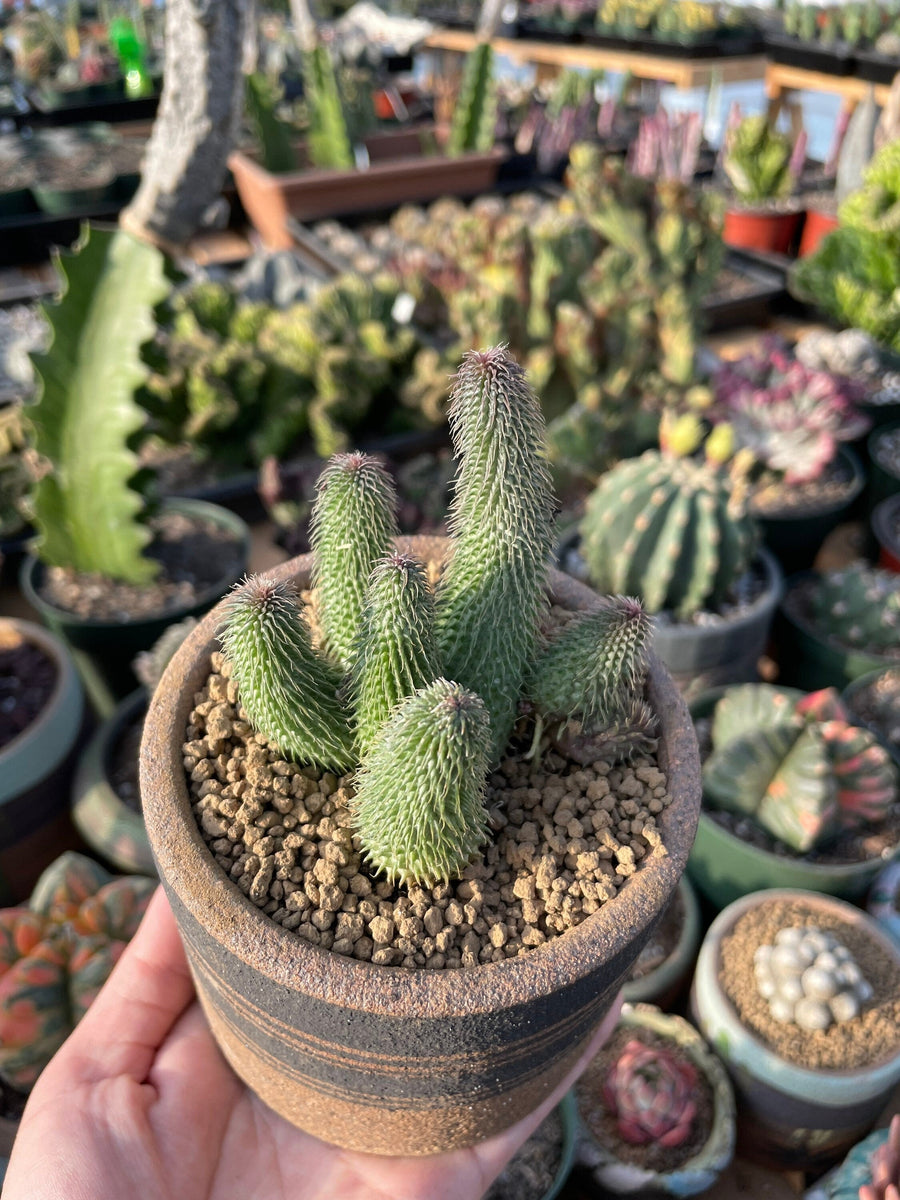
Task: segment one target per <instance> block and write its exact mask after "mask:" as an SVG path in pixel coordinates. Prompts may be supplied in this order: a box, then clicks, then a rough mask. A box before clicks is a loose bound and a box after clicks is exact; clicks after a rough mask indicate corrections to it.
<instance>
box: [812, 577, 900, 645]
mask: <svg viewBox="0 0 900 1200" xmlns="http://www.w3.org/2000/svg"><path fill="white" fill-rule="evenodd" d="M810 617H811V618H812V621H813V623H814V624H815V626H816V628H817V629H820V630H821V631H822V632H823V633H825V634H827V635H828V636H829V637H832V638H834V639H835V641H837V642H840V643H841V645H843V646H850V647H853V648H859V649H862V650H869V651H871V652H872V653H873V654H886V655H893V656H897V655H898V653H900V652H898V647H900V576H898V575H896V574H894V573H892V572H890V571H880V570H876V569H875V568H872V567H865V566H862V565H860V564H856V565H854V566H852V567H848V568H847V569H846V570H842V571H829V572H828V573H827V574H824V575H821V576H820V577H819V579H818V580H817V582H816V586H815V588H814V590H813V592H812V595H811V599H810Z"/></svg>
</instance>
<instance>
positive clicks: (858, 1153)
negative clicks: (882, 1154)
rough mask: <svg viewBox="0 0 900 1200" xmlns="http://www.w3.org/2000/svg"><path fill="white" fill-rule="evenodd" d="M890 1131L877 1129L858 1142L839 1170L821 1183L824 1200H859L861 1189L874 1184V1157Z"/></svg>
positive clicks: (829, 1174)
mask: <svg viewBox="0 0 900 1200" xmlns="http://www.w3.org/2000/svg"><path fill="white" fill-rule="evenodd" d="M888 1133H889V1130H888V1129H876V1130H875V1132H874V1133H870V1134H869V1136H868V1137H867V1138H863V1140H862V1141H861V1142H857V1143H856V1145H855V1146H854V1147H853V1149H852V1150H851V1151H850V1152H849V1153H848V1155H847V1157H846V1158H845V1159H844V1161H843V1162H842V1163H841V1165H840V1166H839V1167H838V1168H837V1170H836V1171H830V1172H829V1173H828V1175H827V1176H826V1177H825V1179H823V1180H822V1181H821V1188H822V1190H821V1192H819V1191H818V1190H817V1191H816V1195H817V1196H818V1195H820V1194H821V1196H822V1197H823V1200H859V1189H860V1188H861V1187H862V1186H863V1185H864V1184H866V1183H871V1182H872V1155H873V1154H874V1153H875V1151H876V1150H879V1149H880V1148H881V1147H882V1146H883V1145H884V1144H885V1142H886V1141H887V1140H888Z"/></svg>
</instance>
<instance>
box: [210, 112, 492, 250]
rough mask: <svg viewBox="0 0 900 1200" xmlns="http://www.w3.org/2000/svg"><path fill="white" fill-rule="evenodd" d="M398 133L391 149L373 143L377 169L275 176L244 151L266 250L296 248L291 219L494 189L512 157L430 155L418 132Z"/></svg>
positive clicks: (244, 196)
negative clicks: (289, 223) (290, 228)
mask: <svg viewBox="0 0 900 1200" xmlns="http://www.w3.org/2000/svg"><path fill="white" fill-rule="evenodd" d="M391 136H392V138H394V139H398V140H396V141H395V142H392V144H391V146H390V147H386V146H385V145H384V144H382V142H381V141H378V142H376V141H375V140H374V139H373V141H372V143H370V144H368V149H369V160H370V166H368V167H366V168H364V169H358V170H352V171H333V170H322V169H320V168H311V169H309V170H303V171H288V172H285V173H284V174H280V175H274V174H272V172H271V171H267V170H266V169H265V167H263V166H261V165H260V164H259V163H258V162H256V161H254V159H252V158H250V157H249V156H248V155H246V154H243V153H242V152H241V151H239V150H236V151H235V152H234V153H233V154H232V155H231V156H230V158H229V159H228V165H229V167H230V168H231V173H232V175H233V176H234V182H235V185H236V187H237V190H238V195H239V196H240V198H241V203H242V204H243V206H244V209H245V211H246V213H247V216H248V217H249V218H250V220H251V221H252V222H253V225H254V227H255V228H256V230H257V231H258V232H259V234H260V236H261V237H262V240H263V242H264V243H265V244H266V246H267V247H268V248H269V249H270V250H286V249H290V247H291V246H293V244H294V241H293V238H292V237H291V235H290V233H289V231H288V227H287V220H288V217H295V218H296V219H297V220H298V221H311V220H316V219H318V218H320V217H333V216H344V215H347V214H350V213H359V212H373V211H376V210H378V209H384V208H392V207H394V206H396V205H398V204H405V203H412V202H414V201H415V202H422V201H426V200H436V199H437V198H438V197H439V196H474V195H477V194H478V193H479V192H484V191H488V190H490V188H491V187H493V185H494V184H495V183H496V182H497V174H498V172H499V170H500V164H501V163H502V162H503V160H504V158H505V157H506V152H505V151H504V150H502V149H493V150H490V151H488V152H487V153H486V154H461V155H460V156H459V157H458V158H447V157H445V156H444V155H439V154H435V155H428V156H425V155H423V154H422V153H421V140H420V136H419V134H418V133H409V132H406V133H398V134H393V135H391ZM387 155H391V157H387Z"/></svg>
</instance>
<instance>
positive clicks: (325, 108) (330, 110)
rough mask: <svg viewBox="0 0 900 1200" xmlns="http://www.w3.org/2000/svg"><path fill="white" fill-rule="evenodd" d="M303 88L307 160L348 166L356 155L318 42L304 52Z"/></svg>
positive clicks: (328, 57) (325, 49)
mask: <svg viewBox="0 0 900 1200" xmlns="http://www.w3.org/2000/svg"><path fill="white" fill-rule="evenodd" d="M303 88H304V93H305V96H306V103H307V108H308V111H309V132H308V134H307V148H308V151H309V157H310V161H311V162H312V163H313V165H314V166H317V167H326V168H332V169H334V170H339V171H349V170H351V169H352V168H353V167H354V166H356V159H355V158H354V156H353V147H352V146H351V145H350V137H349V135H348V133H347V122H346V119H345V117H344V110H343V108H342V106H341V95H340V92H339V90H338V85H337V77H336V75H335V72H334V63H333V62H332V60H331V55H330V53H329V51H328V47H327V46H323V45H321V44H318V45H316V46H314V47H313V48H312V49H310V50H307V51H306V53H305V54H304V55H303Z"/></svg>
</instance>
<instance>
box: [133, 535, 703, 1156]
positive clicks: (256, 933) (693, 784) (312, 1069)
mask: <svg viewBox="0 0 900 1200" xmlns="http://www.w3.org/2000/svg"><path fill="white" fill-rule="evenodd" d="M445 547H446V543H445V542H443V541H438V540H435V539H427V538H414V539H405V540H404V548H405V549H408V550H410V551H411V552H412V553H414V554H416V555H417V557H419V558H420V559H431V560H434V559H436V558H440V557H442V556H443V554H444V552H445ZM311 565H312V564H311V557H310V556H304V557H302V558H298V559H295V560H293V561H292V562H290V563H286V564H284V565H283V566H282V567H280V568H278V570H277V571H275V572H272V574H275V575H276V576H278V577H280V578H289V577H291V578H294V579H296V581H297V583H298V584H299V586H300V587H301V588H303V587H306V586H308V585H309V577H310V568H311ZM551 591H552V593H553V599H554V600H555V601H556V602H557V603H561V604H563V605H564V606H565V607H567V608H570V609H579V608H582V609H583V608H589V607H591V606H595V605H596V604H597V603H598V601H597V597H596V595H595V593H594V592H592V591H590V590H589V589H588V588H585V587H584V586H583V585H581V584H578V583H576V582H575V581H574V580H572V579H570V578H568V577H567V576H564V575H562V574H560V573H558V572H554V573H553V575H552V581H551ZM221 620H222V612H221V609H214V610H213V611H212V613H210V614H209V616H208V617H207V618H206V619H205V620H204V621H203V622H202V624H200V625H199V626H198V627H197V628H196V629H195V630H194V632H193V633H192V634H191V636H190V637H189V638H188V639H187V641H186V642H185V643H184V645H183V646H182V648H181V649H180V650H179V652H178V653H177V654H176V656H175V657H174V659H173V660H172V662H171V663H170V665H169V667H168V670H167V671H166V674H165V675H164V676H163V680H162V682H161V684H160V686H159V688H158V689H157V691H156V695H155V696H154V698H153V701H152V703H151V705H150V709H149V712H148V716H147V719H146V722H145V725H144V740H143V743H142V748H141V793H142V797H143V805H144V816H145V820H146V823H147V831H148V833H149V836H150V843H151V846H152V848H153V852H154V855H155V858H156V861H157V866H158V869H159V875H160V878H161V880H162V882H163V884H164V886H165V888H166V892H167V893H168V896H169V899H170V901H171V904H172V908H173V910H174V912H175V916H176V918H177V920H178V924H179V928H180V930H181V935H182V938H183V940H184V943H185V947H186V949H187V954H188V960H189V962H190V965H191V970H192V972H193V975H194V979H195V982H196V985H197V991H198V994H199V997H200V1002H201V1004H202V1005H203V1008H204V1011H205V1012H206V1015H207V1018H208V1020H209V1023H210V1026H211V1028H212V1031H213V1033H214V1035H215V1037H216V1039H217V1041H218V1042H219V1045H220V1046H221V1048H222V1051H223V1053H224V1054H225V1056H226V1058H227V1059H228V1061H229V1062H230V1063H231V1065H232V1067H233V1068H234V1070H235V1071H236V1072H237V1074H238V1075H239V1076H240V1077H241V1078H242V1079H243V1080H245V1082H246V1083H247V1084H248V1085H249V1086H250V1088H252V1090H253V1091H254V1092H256V1093H257V1095H258V1096H260V1097H261V1098H262V1099H263V1100H264V1101H265V1102H266V1103H267V1104H268V1105H269V1106H270V1107H271V1108H273V1109H274V1110H275V1111H276V1112H278V1113H280V1114H281V1115H282V1116H284V1117H285V1118H287V1119H288V1120H289V1121H291V1122H293V1123H294V1124H295V1125H297V1126H299V1127H300V1128H302V1129H305V1130H307V1131H309V1132H311V1133H313V1134H315V1135H317V1136H319V1137H322V1138H324V1139H326V1140H328V1141H331V1142H335V1143H338V1144H339V1145H342V1146H345V1147H348V1148H352V1149H356V1150H365V1151H371V1152H374V1153H380V1154H433V1153H437V1152H439V1151H444V1150H449V1149H453V1148H456V1147H460V1146H468V1145H472V1144H474V1143H475V1142H478V1141H480V1140H482V1139H484V1138H487V1137H490V1136H491V1135H492V1134H494V1133H497V1132H499V1131H500V1130H502V1129H505V1128H507V1127H508V1126H510V1125H512V1124H513V1123H514V1122H515V1121H517V1120H518V1119H519V1118H520V1117H522V1116H524V1115H525V1114H526V1113H527V1112H529V1111H531V1110H532V1109H533V1108H535V1107H536V1106H537V1105H538V1104H539V1103H540V1102H541V1100H543V1099H544V1098H545V1097H546V1096H547V1095H549V1094H550V1092H551V1091H552V1090H553V1089H554V1087H555V1086H556V1085H557V1083H558V1082H559V1081H560V1080H561V1079H562V1078H563V1076H564V1075H565V1074H566V1072H567V1071H568V1069H569V1068H570V1067H571V1066H572V1065H573V1063H574V1062H575V1060H576V1059H577V1057H578V1055H579V1053H580V1052H581V1049H582V1047H583V1046H584V1045H585V1043H586V1041H587V1039H588V1038H589V1037H590V1035H591V1032H592V1031H593V1030H594V1029H595V1028H596V1026H597V1025H598V1024H599V1023H600V1021H601V1020H602V1018H603V1016H604V1015H605V1013H606V1012H607V1011H608V1009H609V1007H610V1005H611V1004H612V1002H613V999H614V997H615V995H616V993H617V991H618V988H619V986H620V984H621V982H622V981H623V979H624V978H625V977H626V976H627V974H628V972H629V970H630V968H631V966H632V964H633V963H634V960H635V958H636V957H637V955H638V954H639V952H640V950H641V949H642V947H643V945H644V943H645V942H646V940H647V938H648V937H649V935H650V932H651V931H652V929H653V926H654V923H655V922H656V921H657V919H658V918H659V916H660V914H661V912H662V910H663V909H664V908H665V906H666V904H667V903H668V900H669V898H670V897H671V895H672V892H673V891H674V889H675V887H676V885H677V883H678V879H679V877H680V875H681V873H682V871H683V869H684V865H685V862H686V860H687V855H688V851H689V850H690V846H691V842H692V841H693V838H694V833H695V831H696V827H697V820H698V816H699V810H700V778H699V762H698V755H697V745H696V740H695V738H694V734H693V729H692V726H691V722H690V718H689V716H688V713H687V710H686V708H685V705H684V703H683V701H682V700H681V698H680V696H679V695H678V693H677V691H676V689H675V687H674V685H673V683H672V681H671V679H670V678H669V676H668V675H667V674H666V672H665V670H664V668H662V667H661V666H660V665H659V663H658V662H654V663H653V665H652V668H651V674H650V680H649V698H650V701H651V703H652V705H653V707H654V709H655V710H656V712H657V714H658V716H659V720H660V727H661V738H660V766H661V768H662V769H663V770H665V771H666V772H667V773H668V780H669V790H670V792H671V794H672V797H673V802H672V804H671V805H670V806H669V807H668V808H667V809H666V810H665V812H664V813H662V814H660V820H659V826H660V830H661V833H662V837H663V841H664V843H665V846H666V849H667V853H666V854H664V855H660V856H649V857H648V858H647V859H646V860H645V861H644V863H643V864H642V866H641V869H640V870H639V871H638V872H636V873H635V874H634V875H633V876H631V877H630V878H629V880H628V881H627V883H626V884H625V885H624V886H623V887H622V888H621V890H620V892H619V894H618V895H617V897H616V898H615V900H613V901H611V902H609V903H607V904H606V905H604V906H603V907H602V908H600V909H599V911H597V912H596V913H594V914H592V915H591V916H590V917H588V919H587V920H585V921H584V922H583V923H582V924H581V925H579V926H578V927H577V928H575V929H573V930H570V931H569V932H568V933H566V934H565V936H563V937H558V938H556V939H553V940H551V941H549V942H547V943H545V944H544V945H542V946H540V947H538V948H536V949H535V950H533V951H531V952H530V953H529V954H527V955H524V956H522V957H518V958H511V959H508V960H506V961H502V962H499V963H490V964H485V965H481V966H477V967H473V968H468V969H459V970H444V971H428V970H407V969H403V968H399V967H384V966H377V965H374V964H372V963H369V962H361V961H358V960H356V959H352V958H349V957H346V956H342V955H339V954H332V953H331V952H330V951H328V950H325V949H323V948H321V947H318V946H313V945H310V944H308V943H306V942H304V941H303V940H302V939H300V938H298V937H297V936H296V935H295V934H293V933H291V932H290V931H288V930H286V929H283V928H282V927H281V926H280V925H277V924H275V923H274V922H272V921H271V920H270V919H269V918H268V917H267V916H265V915H264V913H263V912H262V911H261V910H260V909H259V908H257V907H256V906H255V905H254V904H253V903H252V902H251V901H250V900H248V899H247V897H246V896H245V895H244V894H243V893H242V892H241V891H240V890H239V889H238V888H237V887H236V886H235V884H234V883H233V882H232V881H231V880H230V879H229V878H227V877H226V876H225V874H224V873H223V872H222V870H221V869H220V867H219V866H218V864H217V863H216V862H215V860H214V858H213V856H212V854H211V853H210V851H209V850H208V849H207V847H206V845H205V843H204V841H203V838H202V836H201V834H200V831H199V830H198V828H197V823H196V820H195V818H194V816H193V813H192V812H191V807H190V802H189V798H188V790H187V784H186V780H185V773H184V769H183V766H182V750H181V747H182V743H183V741H184V732H185V727H186V725H187V720H188V714H189V713H190V710H191V708H192V706H193V703H194V694H195V693H196V692H197V691H199V690H200V689H201V688H202V686H203V684H204V682H205V680H206V676H207V674H208V672H209V656H210V653H211V652H212V651H213V650H214V649H216V648H217V642H216V637H215V634H216V629H217V628H218V626H219V625H220V623H221Z"/></svg>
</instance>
